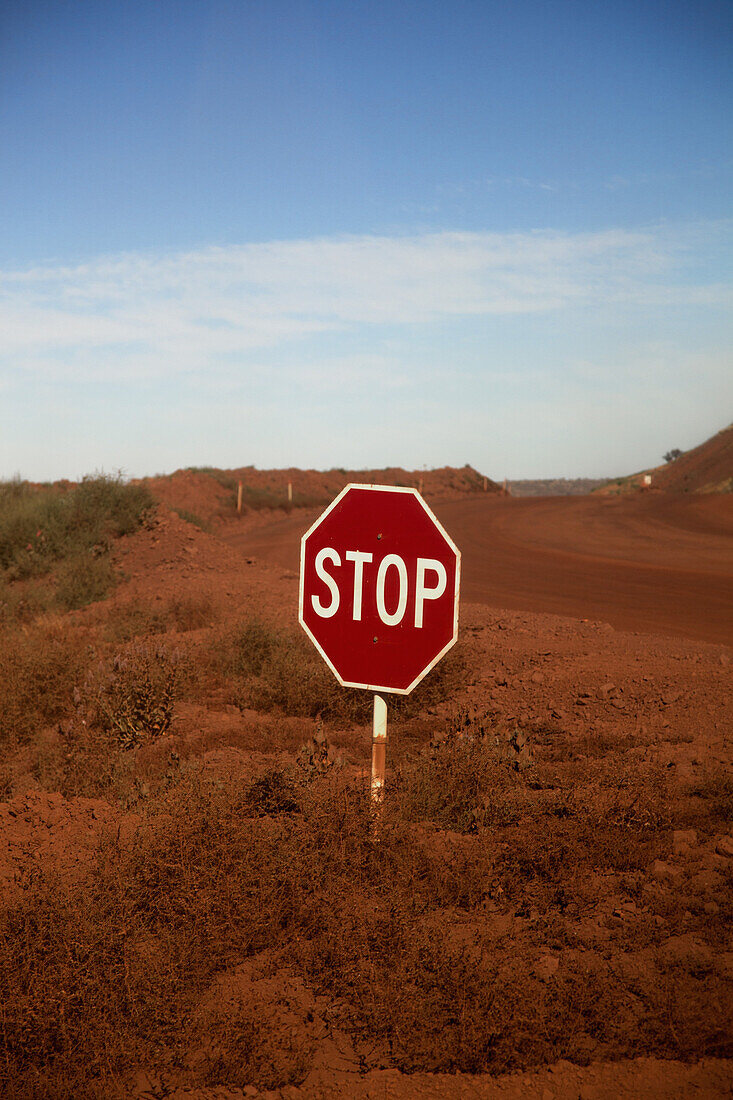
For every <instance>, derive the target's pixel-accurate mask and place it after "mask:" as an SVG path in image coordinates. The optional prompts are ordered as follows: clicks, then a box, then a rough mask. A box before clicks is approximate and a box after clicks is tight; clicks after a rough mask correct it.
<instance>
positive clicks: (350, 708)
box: [211, 618, 465, 725]
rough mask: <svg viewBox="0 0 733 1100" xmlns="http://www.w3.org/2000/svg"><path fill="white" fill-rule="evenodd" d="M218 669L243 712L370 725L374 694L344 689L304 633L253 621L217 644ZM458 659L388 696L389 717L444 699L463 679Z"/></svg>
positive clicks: (215, 662) (400, 716) (213, 655)
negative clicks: (413, 686) (411, 688)
mask: <svg viewBox="0 0 733 1100" xmlns="http://www.w3.org/2000/svg"><path fill="white" fill-rule="evenodd" d="M211 659H212V663H213V665H214V668H215V669H216V670H217V671H218V673H219V675H220V676H222V677H223V678H224V680H225V682H226V685H227V694H228V698H229V701H230V702H232V703H234V704H235V705H236V706H239V707H242V708H245V707H247V708H252V709H254V710H260V711H279V712H281V713H283V714H286V715H290V716H293V717H305V718H316V717H318V716H320V717H321V718H323V719H324V720H325V721H327V722H329V723H334V722H339V723H348V724H356V725H364V724H366V723H368V722H370V721H371V716H372V707H373V701H372V694H371V693H370V692H367V691H359V690H356V689H354V688H343V687H341V685H340V684H339V682H338V680H337V679H336V677H335V676H334V675H333V673H332V672H331V670H330V669H329V668H328V666H327V665H326V664H325V662H324V661H323V658H322V657H321V656H320V655H319V654H318V653H317V651H316V650H315V648H314V647H313V645H312V644H311V643H310V642H309V641H308V640H307V639H306V638H305V636H304V635H302V634H300V633H298V634H292V633H290V632H286V631H283V630H278V629H276V628H274V627H272V626H270V625H269V624H267V623H265V622H263V621H262V620H260V619H257V618H253V619H250V620H248V621H246V622H244V623H243V624H242V625H241V626H239V627H237V628H236V629H235V630H233V631H229V632H228V633H227V634H225V635H224V636H223V637H221V638H219V639H218V641H217V642H216V643H215V644H214V646H213V649H212V653H211ZM464 677H465V668H464V665H463V663H462V660H461V658H460V657H459V656H456V655H454V654H453V653H449V654H448V655H447V657H446V658H445V659H444V660H443V661H442V662H441V663H440V665H438V667H437V668H436V669H434V670H433V671H432V672H431V673H430V675H429V676H428V677H427V678H426V679H425V681H424V682H423V683H421V684H419V685H418V687H417V688H416V689H415V690H414V691H413V692H412V693H411V694H410V695H390V696H389V712H390V719H391V720H394V719H397V720H400V719H405V718H409V717H410V716H411V715H414V714H417V713H419V712H420V711H421V710H423V709H424V708H425V707H426V706H429V705H430V704H431V703H434V702H436V701H438V700H442V699H444V698H446V697H447V696H448V695H449V693H450V692H451V691H454V690H455V689H456V687H457V686H458V685H459V684H460V683H461V682H462V681H463V679H464Z"/></svg>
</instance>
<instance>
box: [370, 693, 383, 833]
mask: <svg viewBox="0 0 733 1100" xmlns="http://www.w3.org/2000/svg"><path fill="white" fill-rule="evenodd" d="M386 771H387V704H386V702H385V701H384V699H383V698H382V696H381V695H375V696H374V726H373V729H372V787H371V798H372V810H373V811H374V812H375V813H379V810H380V809H381V806H382V799H383V798H384V781H385V777H386Z"/></svg>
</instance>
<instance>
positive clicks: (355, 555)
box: [345, 550, 372, 623]
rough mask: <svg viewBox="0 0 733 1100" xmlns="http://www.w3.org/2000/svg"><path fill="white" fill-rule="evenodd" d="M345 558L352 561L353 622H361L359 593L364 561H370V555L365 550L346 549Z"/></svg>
mask: <svg viewBox="0 0 733 1100" xmlns="http://www.w3.org/2000/svg"><path fill="white" fill-rule="evenodd" d="M345 556H346V560H347V561H353V563H354V614H353V618H354V622H355V623H358V622H361V593H362V589H363V587H364V562H367V561H371V560H372V555H371V554H368V553H367V552H366V551H365V550H347V551H346V555H345Z"/></svg>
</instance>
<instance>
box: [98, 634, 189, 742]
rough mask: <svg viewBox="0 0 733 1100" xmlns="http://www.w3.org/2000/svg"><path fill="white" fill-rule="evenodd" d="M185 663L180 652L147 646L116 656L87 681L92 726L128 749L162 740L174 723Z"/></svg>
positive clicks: (140, 645) (137, 647)
mask: <svg viewBox="0 0 733 1100" xmlns="http://www.w3.org/2000/svg"><path fill="white" fill-rule="evenodd" d="M180 663H181V658H180V655H179V654H178V653H175V652H171V651H170V650H168V649H166V648H165V647H164V646H160V647H158V648H153V647H151V646H149V645H146V644H144V643H143V644H137V645H134V646H133V647H132V648H131V649H130V650H128V651H127V652H125V653H119V654H117V655H116V656H115V657H114V658H113V660H112V663H111V666H110V667H109V669H107V670H98V671H97V673H95V674H94V675H93V676H92V677H91V678H89V679H88V680H87V683H86V686H85V694H86V696H87V699H88V705H89V706H90V708H91V717H92V721H94V722H95V723H96V724H97V725H98V726H99V727H100V728H101V729H102V730H103V731H105V732H107V733H109V734H111V735H112V737H114V739H115V740H116V742H117V743H118V744H119V745H120V747H121V748H125V749H131V748H136V747H137V746H138V745H140V744H142V743H143V742H144V741H151V740H154V739H155V738H157V737H160V736H161V734H163V733H165V732H166V731H167V730H168V729H169V727H170V724H171V718H172V715H173V704H174V702H175V699H176V695H177V691H178V686H179V679H180Z"/></svg>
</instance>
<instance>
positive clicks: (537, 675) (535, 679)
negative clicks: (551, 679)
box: [532, 672, 545, 684]
mask: <svg viewBox="0 0 733 1100" xmlns="http://www.w3.org/2000/svg"><path fill="white" fill-rule="evenodd" d="M544 682H545V677H544V674H543V673H542V672H533V673H532V683H533V684H544Z"/></svg>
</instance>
